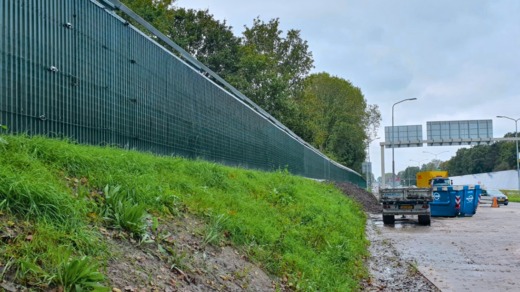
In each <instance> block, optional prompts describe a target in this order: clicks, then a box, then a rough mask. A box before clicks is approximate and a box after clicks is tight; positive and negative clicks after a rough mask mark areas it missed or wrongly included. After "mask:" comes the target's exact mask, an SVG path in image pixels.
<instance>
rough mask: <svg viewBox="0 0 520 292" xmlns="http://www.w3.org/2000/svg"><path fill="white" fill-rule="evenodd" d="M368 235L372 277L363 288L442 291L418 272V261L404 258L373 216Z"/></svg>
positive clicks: (368, 226) (369, 221)
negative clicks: (374, 220) (416, 262)
mask: <svg viewBox="0 0 520 292" xmlns="http://www.w3.org/2000/svg"><path fill="white" fill-rule="evenodd" d="M366 235H367V239H369V240H370V246H369V248H368V250H369V251H370V258H368V259H367V260H366V262H365V264H366V266H367V268H368V271H369V272H370V278H369V279H367V280H365V281H363V283H361V287H362V290H363V291H425V292H430V291H431V292H438V291H440V290H439V289H438V288H437V287H436V286H435V285H433V284H432V283H431V282H430V281H429V280H428V279H427V278H426V277H425V276H424V275H423V274H422V273H421V272H419V270H418V269H417V266H416V264H415V263H413V262H409V261H406V260H405V259H403V257H402V256H401V255H400V253H399V252H398V251H397V250H396V248H395V247H394V246H392V244H391V243H390V241H387V240H386V239H384V238H383V236H382V235H381V234H380V232H379V230H377V227H376V226H375V224H374V223H373V221H372V220H370V219H369V220H367V226H366Z"/></svg>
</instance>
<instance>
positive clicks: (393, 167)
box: [392, 98, 417, 188]
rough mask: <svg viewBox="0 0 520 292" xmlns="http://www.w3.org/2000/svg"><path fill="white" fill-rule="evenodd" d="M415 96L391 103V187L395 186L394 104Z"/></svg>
mask: <svg viewBox="0 0 520 292" xmlns="http://www.w3.org/2000/svg"><path fill="white" fill-rule="evenodd" d="M416 99H417V98H407V99H403V100H401V101H398V102H396V103H394V105H392V188H395V161H394V106H395V105H396V104H399V103H401V102H405V101H407V100H416Z"/></svg>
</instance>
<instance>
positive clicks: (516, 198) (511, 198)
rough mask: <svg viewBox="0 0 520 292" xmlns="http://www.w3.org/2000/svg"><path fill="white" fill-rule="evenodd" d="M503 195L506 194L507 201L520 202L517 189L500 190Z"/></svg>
mask: <svg viewBox="0 0 520 292" xmlns="http://www.w3.org/2000/svg"><path fill="white" fill-rule="evenodd" d="M500 191H501V192H502V193H504V195H506V196H507V198H508V199H509V202H516V203H520V195H518V191H508V190H500Z"/></svg>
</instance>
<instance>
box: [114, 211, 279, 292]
mask: <svg viewBox="0 0 520 292" xmlns="http://www.w3.org/2000/svg"><path fill="white" fill-rule="evenodd" d="M203 229H204V223H203V222H201V221H198V220H195V219H193V218H190V217H185V218H182V219H181V221H180V222H163V224H161V226H160V227H159V228H158V229H157V232H155V235H153V236H152V237H151V238H150V241H154V242H150V243H146V244H139V243H136V242H130V241H129V240H128V239H124V238H120V239H118V238H117V236H113V235H111V236H109V240H110V242H111V246H112V251H113V252H114V254H115V257H114V259H113V260H112V261H111V262H110V264H109V265H108V267H107V271H108V272H107V274H106V276H107V278H108V279H109V283H110V286H112V287H115V288H118V289H120V290H121V291H132V292H140V291H161V292H162V291H164V292H173V291H197V292H198V291H233V292H238V291H241V292H242V291H258V292H267V291H274V290H275V287H276V286H277V285H276V282H277V281H276V280H275V281H273V280H272V279H270V278H269V276H268V275H267V274H266V273H265V272H264V271H262V269H260V268H259V267H258V266H257V265H256V264H254V263H252V262H250V261H249V258H248V257H247V256H246V255H244V254H242V253H240V252H239V251H237V250H236V249H234V248H233V247H232V246H231V243H230V242H224V241H221V242H219V244H218V245H217V246H213V245H206V246H203V237H202V236H200V235H199V234H201V233H203ZM280 286H283V285H280V284H278V287H280ZM282 289H283V288H282Z"/></svg>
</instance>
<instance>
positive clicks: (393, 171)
mask: <svg viewBox="0 0 520 292" xmlns="http://www.w3.org/2000/svg"><path fill="white" fill-rule="evenodd" d="M395 105H396V103H394V105H393V106H392V188H395V161H394V131H395V130H394V106H395Z"/></svg>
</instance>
